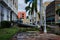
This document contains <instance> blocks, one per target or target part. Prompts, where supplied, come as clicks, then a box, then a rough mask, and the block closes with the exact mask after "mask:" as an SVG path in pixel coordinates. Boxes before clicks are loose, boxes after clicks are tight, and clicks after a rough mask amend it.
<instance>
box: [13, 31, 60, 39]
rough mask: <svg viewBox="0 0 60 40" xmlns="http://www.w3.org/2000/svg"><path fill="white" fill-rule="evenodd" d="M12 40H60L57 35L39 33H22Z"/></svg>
mask: <svg viewBox="0 0 60 40" xmlns="http://www.w3.org/2000/svg"><path fill="white" fill-rule="evenodd" d="M12 40H60V36H58V35H55V34H40V33H39V32H22V33H18V34H17V35H15V36H14V37H13V38H12Z"/></svg>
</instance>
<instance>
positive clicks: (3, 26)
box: [1, 21, 11, 28]
mask: <svg viewBox="0 0 60 40" xmlns="http://www.w3.org/2000/svg"><path fill="white" fill-rule="evenodd" d="M9 27H11V22H10V21H1V28H9Z"/></svg>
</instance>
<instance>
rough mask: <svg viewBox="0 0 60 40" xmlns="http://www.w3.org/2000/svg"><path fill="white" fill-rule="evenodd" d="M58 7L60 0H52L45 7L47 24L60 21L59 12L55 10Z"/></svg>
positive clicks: (59, 6)
mask: <svg viewBox="0 0 60 40" xmlns="http://www.w3.org/2000/svg"><path fill="white" fill-rule="evenodd" d="M58 9H60V1H56V0H55V1H53V2H51V3H50V4H49V5H48V6H47V7H46V22H47V25H56V24H59V23H60V13H57V10H58Z"/></svg>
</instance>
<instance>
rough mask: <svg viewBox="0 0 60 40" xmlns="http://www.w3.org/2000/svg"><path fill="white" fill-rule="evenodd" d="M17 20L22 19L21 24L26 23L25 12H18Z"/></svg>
mask: <svg viewBox="0 0 60 40" xmlns="http://www.w3.org/2000/svg"><path fill="white" fill-rule="evenodd" d="M18 19H19V20H20V19H22V20H23V23H26V21H25V20H26V12H23V11H22V12H18Z"/></svg>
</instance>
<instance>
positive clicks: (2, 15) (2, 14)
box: [1, 6, 4, 21]
mask: <svg viewBox="0 0 60 40" xmlns="http://www.w3.org/2000/svg"><path fill="white" fill-rule="evenodd" d="M3 10H4V8H3V7H2V6H1V21H2V20H3V17H4V13H3Z"/></svg>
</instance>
